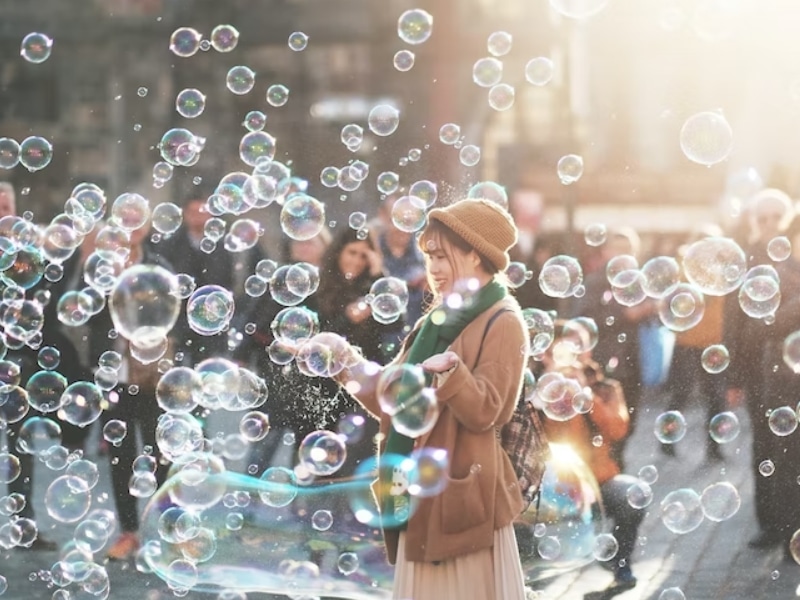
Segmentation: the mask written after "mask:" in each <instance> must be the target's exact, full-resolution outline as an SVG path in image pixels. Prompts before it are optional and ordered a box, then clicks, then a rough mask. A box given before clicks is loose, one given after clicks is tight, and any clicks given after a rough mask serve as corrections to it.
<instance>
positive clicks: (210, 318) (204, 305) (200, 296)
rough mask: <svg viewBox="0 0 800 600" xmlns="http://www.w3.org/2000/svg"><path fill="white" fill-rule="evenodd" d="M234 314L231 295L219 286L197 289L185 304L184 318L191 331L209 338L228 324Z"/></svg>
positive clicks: (206, 286) (205, 286)
mask: <svg viewBox="0 0 800 600" xmlns="http://www.w3.org/2000/svg"><path fill="white" fill-rule="evenodd" d="M233 312H234V299H233V294H232V293H231V292H230V291H229V290H227V289H225V288H224V287H222V286H219V285H204V286H202V287H200V288H197V289H196V290H195V291H194V292H193V293H192V295H191V296H190V297H189V300H188V301H187V302H186V317H187V319H188V322H189V327H190V328H191V330H192V331H194V332H196V333H199V334H200V335H205V336H210V335H216V334H217V333H219V332H221V331H222V330H223V329H224V328H225V327H227V326H228V324H229V323H230V320H231V318H232V317H233Z"/></svg>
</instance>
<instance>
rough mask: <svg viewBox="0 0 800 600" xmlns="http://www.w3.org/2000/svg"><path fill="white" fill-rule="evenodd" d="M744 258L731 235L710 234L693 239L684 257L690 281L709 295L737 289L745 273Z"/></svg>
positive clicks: (742, 252) (745, 264)
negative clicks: (694, 240)
mask: <svg viewBox="0 0 800 600" xmlns="http://www.w3.org/2000/svg"><path fill="white" fill-rule="evenodd" d="M746 269H747V258H746V257H745V254H744V251H743V250H742V249H741V247H739V245H738V244H737V243H736V242H735V241H733V240H732V239H730V238H722V237H709V238H705V239H702V240H698V241H697V242H694V243H693V244H692V245H690V246H689V248H687V250H686V252H685V254H684V257H683V270H684V273H685V274H686V278H687V279H688V280H689V282H690V283H693V284H694V285H696V286H697V287H698V288H699V289H700V291H701V292H703V293H704V294H707V295H709V296H724V295H726V294H729V293H730V292H732V291H734V290H735V289H736V288H738V287H739V286H740V285H741V283H742V281H743V280H744V277H745V275H746V273H747V270H746Z"/></svg>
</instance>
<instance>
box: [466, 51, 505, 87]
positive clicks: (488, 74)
mask: <svg viewBox="0 0 800 600" xmlns="http://www.w3.org/2000/svg"><path fill="white" fill-rule="evenodd" d="M502 78H503V63H502V61H499V60H497V59H496V58H493V57H486V58H479V59H478V60H477V61H475V64H474V65H472V81H474V82H475V83H476V84H477V85H479V86H481V87H486V88H490V87H492V86H494V85H497V84H498V83H500V80H501V79H502Z"/></svg>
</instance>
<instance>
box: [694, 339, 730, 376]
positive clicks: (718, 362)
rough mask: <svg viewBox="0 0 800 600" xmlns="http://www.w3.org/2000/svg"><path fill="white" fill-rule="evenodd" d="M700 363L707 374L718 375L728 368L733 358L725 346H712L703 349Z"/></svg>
mask: <svg viewBox="0 0 800 600" xmlns="http://www.w3.org/2000/svg"><path fill="white" fill-rule="evenodd" d="M700 362H701V364H702V365H703V369H705V371H706V372H707V373H712V374H716V373H722V372H723V371H724V370H725V369H727V368H728V365H729V364H730V362H731V357H730V354H729V352H728V349H727V348H726V347H725V346H724V345H723V344H712V345H711V346H708V347H707V348H704V349H703V354H702V355H701V357H700Z"/></svg>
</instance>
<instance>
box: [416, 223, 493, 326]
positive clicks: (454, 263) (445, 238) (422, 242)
mask: <svg viewBox="0 0 800 600" xmlns="http://www.w3.org/2000/svg"><path fill="white" fill-rule="evenodd" d="M417 244H418V245H419V248H420V250H422V254H423V255H424V256H425V257H426V259H425V260H426V261H427V260H428V259H427V256H428V253H429V252H430V250H431V248H437V249H438V248H441V250H442V252H444V254H445V256H446V257H447V261H448V262H449V263H450V268H451V269H452V271H453V275H454V276H455V277H456V278H459V276H460V275H461V273H460V267H461V265H460V261H458V260H457V259H456V253H455V252H454V250H457V251H458V252H459V253H460V254H462V255H467V254H469V253H470V252H471V251H473V250H475V248H473V247H472V246H471V245H470V244H469V243H468V242H467V241H466V240H464V239H463V238H462V237H461V236H460V235H458V234H457V233H455V232H454V231H453V230H451V229H449V228H448V227H446V226H445V225H444V224H442V223H441V222H440V221H428V225H427V226H426V227H425V229H424V230H423V231H422V233H421V234H420V236H419V238H418V239H417ZM475 252H477V250H475ZM478 256H479V257H480V259H481V268H482V269H483V270H484V271H486V273H488V274H489V275H492V276H493V277H495V278H498V277H499V276H501V275H502V274H501V273H500V271H499V270H498V268H497V267H496V266H494V264H492V263H491V262H490V261H489V260H488V259H487V258H486V257H485V256H483V255H482V254H480V253H478ZM426 275H427V276H428V288H429V289H430V290H432V294H433V297H432V298H431V300H430V302H428V305H427V307H426V308H427V310H428V311H429V310H431V309H432V308H433V307H435V306H438V305H439V304H440V303H441V301H442V298H441V297H440V295H439V294H438V293H437V292H436V291H435V290H436V286H435V285H434V282H433V281H432V280H431V278H430V273H428V272H427V270H426Z"/></svg>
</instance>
